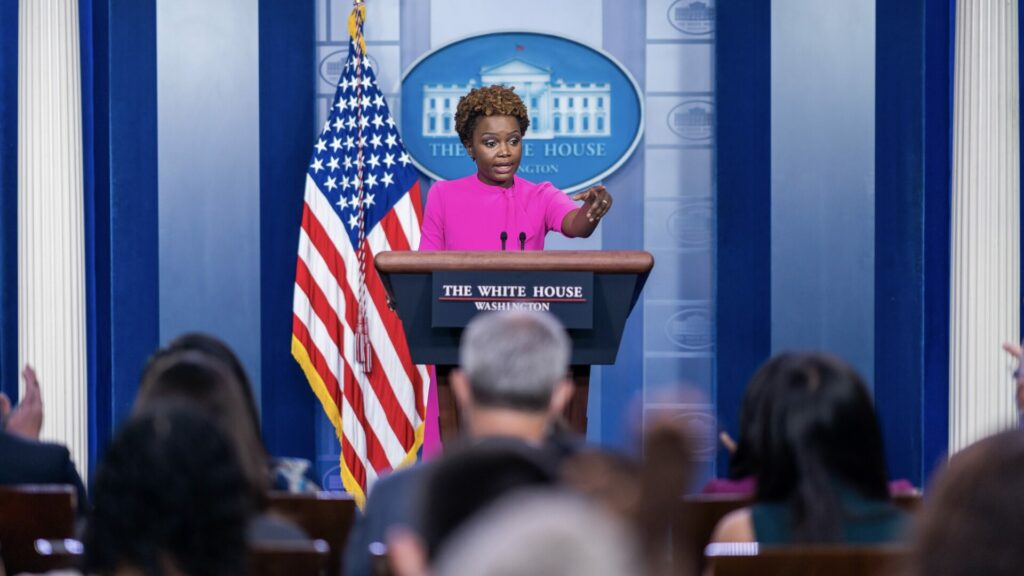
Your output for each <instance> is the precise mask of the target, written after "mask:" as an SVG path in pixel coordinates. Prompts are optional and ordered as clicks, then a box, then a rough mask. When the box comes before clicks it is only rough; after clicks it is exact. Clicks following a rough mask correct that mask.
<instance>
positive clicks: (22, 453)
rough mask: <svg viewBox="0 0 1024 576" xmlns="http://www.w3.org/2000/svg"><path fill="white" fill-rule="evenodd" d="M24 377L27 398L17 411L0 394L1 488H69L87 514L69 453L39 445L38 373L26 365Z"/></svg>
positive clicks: (83, 492) (79, 478)
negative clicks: (61, 485) (22, 486)
mask: <svg viewBox="0 0 1024 576" xmlns="http://www.w3.org/2000/svg"><path fill="white" fill-rule="evenodd" d="M21 375H22V378H23V379H24V380H25V395H24V397H23V398H22V400H21V402H20V403H19V404H18V406H17V408H14V409H12V408H11V401H10V399H9V398H8V397H7V395H6V394H2V393H0V485H12V484H69V485H71V486H74V488H75V492H76V494H77V506H78V512H79V514H84V513H85V512H86V511H87V509H88V505H89V500H88V498H87V496H86V492H85V486H84V485H83V484H82V478H81V476H79V475H78V470H76V469H75V464H74V463H73V462H72V461H71V455H70V453H69V452H68V449H67V448H65V447H64V446H61V445H59V444H50V443H47V442H40V441H39V431H40V430H41V429H42V426H43V400H42V394H41V393H40V391H39V381H38V380H37V378H36V373H35V370H34V369H33V368H32V366H29V365H26V366H25V369H24V370H23V371H22V374H21Z"/></svg>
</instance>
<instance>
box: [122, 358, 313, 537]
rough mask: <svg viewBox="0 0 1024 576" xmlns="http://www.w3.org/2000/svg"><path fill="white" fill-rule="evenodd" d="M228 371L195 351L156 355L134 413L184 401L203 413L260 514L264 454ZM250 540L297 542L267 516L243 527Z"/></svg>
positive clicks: (283, 524) (290, 530)
mask: <svg viewBox="0 0 1024 576" xmlns="http://www.w3.org/2000/svg"><path fill="white" fill-rule="evenodd" d="M242 390H243V386H242V384H241V383H240V382H239V381H238V380H237V378H236V376H235V374H234V373H233V371H232V370H231V368H230V366H229V365H228V364H226V363H224V362H221V361H219V360H217V359H216V358H215V357H211V356H210V355H209V354H206V353H202V352H198V351H195V350H189V349H183V350H162V351H160V352H159V353H157V354H156V355H155V356H154V358H153V359H152V360H151V361H150V362H149V364H148V365H147V366H146V369H145V371H144V373H143V377H142V383H141V384H140V385H139V393H138V396H137V397H136V399H135V408H134V410H135V411H136V412H137V411H140V410H146V409H150V408H152V407H154V406H159V405H161V404H163V403H165V402H168V401H185V402H188V403H190V404H192V405H193V406H195V407H197V408H198V409H200V410H202V411H203V412H205V413H206V414H207V415H209V416H210V417H212V418H213V420H214V421H215V422H216V423H217V424H218V425H219V426H220V427H221V429H222V430H224V431H225V433H226V434H227V435H228V438H229V439H230V440H231V441H232V444H233V446H234V449H235V451H236V453H237V455H238V460H239V462H240V464H241V465H242V470H243V471H244V472H245V476H246V479H247V480H248V483H247V484H248V487H249V492H250V494H251V496H252V498H253V499H254V501H255V502H256V503H257V505H258V507H259V508H260V509H261V510H263V509H264V508H265V505H266V491H267V488H268V479H267V454H266V450H265V449H264V448H263V443H262V442H261V440H260V436H259V428H258V426H257V424H256V422H255V421H254V419H253V417H252V414H253V412H252V410H251V407H252V403H251V402H250V401H247V400H246V399H245V393H244V392H243V391H242ZM249 537H250V539H251V540H253V541H276V540H303V539H305V538H306V535H305V534H304V533H303V532H302V531H301V530H300V529H299V528H298V527H297V526H296V525H295V524H293V523H292V522H290V521H287V520H285V519H283V518H278V517H276V516H271V515H269V514H259V515H256V516H255V517H254V518H253V520H252V522H251V524H250V526H249Z"/></svg>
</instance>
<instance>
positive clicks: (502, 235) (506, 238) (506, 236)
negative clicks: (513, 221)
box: [501, 230, 508, 252]
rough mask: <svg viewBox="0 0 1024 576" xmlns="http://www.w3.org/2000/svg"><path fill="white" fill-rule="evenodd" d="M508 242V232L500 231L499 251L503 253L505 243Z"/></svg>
mask: <svg viewBox="0 0 1024 576" xmlns="http://www.w3.org/2000/svg"><path fill="white" fill-rule="evenodd" d="M506 240H508V232H505V231H504V230H502V231H501V251H502V252H504V251H505V241H506Z"/></svg>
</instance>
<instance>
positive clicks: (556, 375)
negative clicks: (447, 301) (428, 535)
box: [345, 311, 573, 576]
mask: <svg viewBox="0 0 1024 576" xmlns="http://www.w3.org/2000/svg"><path fill="white" fill-rule="evenodd" d="M569 354H570V342H569V337H568V335H567V334H566V332H565V329H564V328H563V327H562V325H561V324H560V323H559V322H558V320H556V319H555V318H554V317H553V316H551V315H550V314H548V313H546V312H523V311H503V312H494V313H488V314H482V315H479V316H476V317H475V318H473V320H472V321H471V322H470V323H469V326H467V327H466V330H465V331H464V332H463V334H462V341H461V343H460V346H459V364H460V368H459V369H457V370H455V371H453V372H452V374H451V377H450V378H451V385H452V391H453V392H454V394H455V401H456V402H457V403H458V405H459V409H460V410H461V414H462V418H463V424H464V431H465V434H466V437H467V439H468V440H469V441H471V442H481V441H486V440H489V439H498V438H511V439H513V440H518V441H521V442H524V443H526V444H529V445H534V446H538V447H540V446H542V445H544V444H545V443H546V442H547V441H548V435H549V434H550V432H551V430H552V427H553V425H554V422H555V420H556V418H557V417H558V415H559V414H561V413H562V409H563V408H564V407H565V405H566V404H567V403H568V401H569V399H570V398H571V396H572V390H573V388H572V382H571V381H570V380H569V379H568V373H569ZM428 467H429V465H427V466H424V465H417V466H413V467H412V468H409V469H407V470H401V471H398V472H396V473H394V474H391V475H389V476H387V477H384V478H382V479H380V480H379V481H378V482H377V483H376V485H375V486H374V487H373V489H372V490H371V491H370V494H369V498H368V499H367V501H366V510H365V511H364V514H363V516H362V517H360V518H359V519H358V521H357V522H356V525H355V527H354V528H353V531H352V534H351V535H350V536H349V540H348V543H347V545H346V550H345V572H346V574H353V575H356V576H360V575H364V574H370V565H369V556H368V551H367V550H368V546H369V545H370V543H372V542H378V541H384V540H385V536H386V535H387V533H388V531H389V530H391V529H392V528H394V527H396V526H402V525H404V526H411V527H415V526H416V525H417V524H418V522H417V517H416V502H417V498H418V495H419V492H420V491H421V490H422V489H423V488H424V486H423V485H424V483H425V482H426V478H427V477H428V472H426V470H427V468H428Z"/></svg>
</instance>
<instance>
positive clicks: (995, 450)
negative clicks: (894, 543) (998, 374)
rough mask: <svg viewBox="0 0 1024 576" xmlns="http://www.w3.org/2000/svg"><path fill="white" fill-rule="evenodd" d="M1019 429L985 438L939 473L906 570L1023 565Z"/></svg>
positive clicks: (1023, 466)
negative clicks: (909, 565) (908, 568)
mask: <svg viewBox="0 0 1024 576" xmlns="http://www.w3.org/2000/svg"><path fill="white" fill-rule="evenodd" d="M1021 486H1024V432H1022V431H1019V430H1014V431H1011V432H1004V433H1002V434H999V435H996V436H992V437H989V438H986V439H984V440H982V441H980V442H978V443H977V444H974V445H972V446H970V447H968V448H967V449H965V450H964V451H962V452H960V453H959V454H957V455H955V456H953V458H952V460H951V461H950V463H949V466H948V468H946V469H945V470H943V471H942V472H940V473H939V475H938V477H937V479H936V480H935V482H934V486H933V488H932V490H931V492H930V493H929V497H928V499H927V500H926V502H925V506H924V509H923V510H922V513H921V516H920V518H919V519H918V520H919V521H918V524H917V526H916V530H915V536H914V544H913V551H912V553H911V558H912V561H911V567H910V570H909V571H908V576H975V575H977V574H984V575H985V576H1010V575H1011V574H1012V575H1016V574H1020V573H1021V569H1022V567H1024V546H1021V527H1022V526H1024V499H1022V498H1021V497H1020V488H1021Z"/></svg>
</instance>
